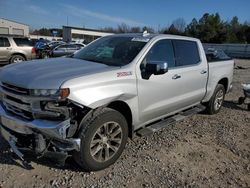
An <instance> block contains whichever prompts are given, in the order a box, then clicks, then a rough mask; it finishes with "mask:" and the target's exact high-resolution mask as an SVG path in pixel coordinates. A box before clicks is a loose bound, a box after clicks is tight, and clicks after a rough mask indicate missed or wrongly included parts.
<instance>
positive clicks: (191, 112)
mask: <svg viewBox="0 0 250 188" xmlns="http://www.w3.org/2000/svg"><path fill="white" fill-rule="evenodd" d="M205 109H206V107H205V106H203V105H199V106H196V107H193V108H190V109H188V110H185V111H182V112H180V113H178V114H176V115H174V116H170V117H168V118H165V119H162V120H161V121H158V122H156V123H154V124H152V125H149V126H148V127H145V128H143V129H140V130H138V131H137V132H136V134H137V135H139V136H145V135H148V134H152V133H154V132H156V131H159V130H161V129H162V128H165V127H168V126H170V125H173V124H175V123H176V122H178V121H181V120H183V119H185V118H187V117H190V116H192V115H194V114H197V113H199V112H202V111H204V110H205Z"/></svg>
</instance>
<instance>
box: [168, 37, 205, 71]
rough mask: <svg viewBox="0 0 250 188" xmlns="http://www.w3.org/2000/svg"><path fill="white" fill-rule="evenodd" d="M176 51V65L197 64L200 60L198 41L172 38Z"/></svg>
mask: <svg viewBox="0 0 250 188" xmlns="http://www.w3.org/2000/svg"><path fill="white" fill-rule="evenodd" d="M172 41H173V45H174V51H175V61H176V66H189V65H195V64H198V63H199V62H200V55H199V50H198V46H197V43H196V42H195V41H187V40H172Z"/></svg>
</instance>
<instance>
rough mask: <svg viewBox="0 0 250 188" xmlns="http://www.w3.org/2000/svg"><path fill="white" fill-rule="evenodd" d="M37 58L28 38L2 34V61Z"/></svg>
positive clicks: (0, 45) (10, 61) (0, 49)
mask: <svg viewBox="0 0 250 188" xmlns="http://www.w3.org/2000/svg"><path fill="white" fill-rule="evenodd" d="M35 58H36V53H35V48H33V46H32V43H31V41H30V40H29V39H28V38H23V37H19V36H5V35H0V63H5V64H6V63H16V62H21V61H26V60H32V59H35Z"/></svg>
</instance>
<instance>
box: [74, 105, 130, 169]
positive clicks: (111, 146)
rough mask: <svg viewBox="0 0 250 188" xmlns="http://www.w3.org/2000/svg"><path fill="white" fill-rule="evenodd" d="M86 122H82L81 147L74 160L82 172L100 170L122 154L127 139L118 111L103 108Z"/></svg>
mask: <svg viewBox="0 0 250 188" xmlns="http://www.w3.org/2000/svg"><path fill="white" fill-rule="evenodd" d="M87 122H88V123H87ZM87 122H82V125H83V129H82V130H81V132H80V138H81V147H80V151H79V152H77V153H75V154H74V158H75V160H76V162H77V163H78V164H79V165H80V166H81V167H82V168H83V169H84V170H87V171H97V170H102V169H104V168H107V167H108V166H110V165H111V164H113V163H115V161H116V160H117V159H118V158H119V157H120V155H121V154H122V151H123V149H124V147H125V145H126V142H127V138H128V125H127V121H126V119H125V118H124V116H123V115H122V114H121V113H119V112H118V111H115V110H113V109H110V108H104V109H102V110H101V111H100V112H97V113H96V114H94V115H93V117H92V118H91V119H90V120H88V121H87ZM85 123H86V124H85Z"/></svg>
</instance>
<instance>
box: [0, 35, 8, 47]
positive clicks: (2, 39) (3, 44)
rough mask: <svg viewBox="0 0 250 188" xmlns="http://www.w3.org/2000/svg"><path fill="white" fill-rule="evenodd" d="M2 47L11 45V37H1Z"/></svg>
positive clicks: (0, 45)
mask: <svg viewBox="0 0 250 188" xmlns="http://www.w3.org/2000/svg"><path fill="white" fill-rule="evenodd" d="M0 47H10V42H9V39H7V38H6V37H0Z"/></svg>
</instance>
